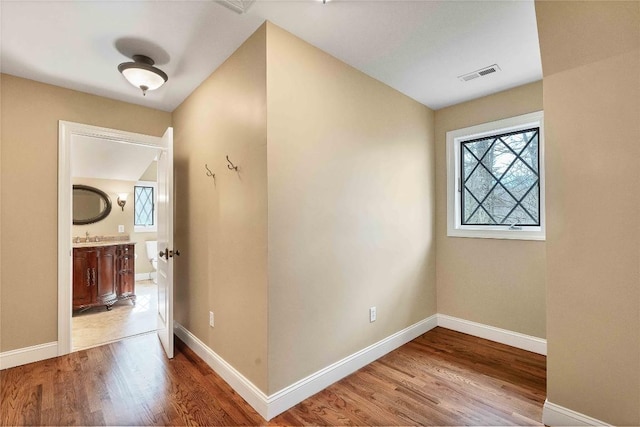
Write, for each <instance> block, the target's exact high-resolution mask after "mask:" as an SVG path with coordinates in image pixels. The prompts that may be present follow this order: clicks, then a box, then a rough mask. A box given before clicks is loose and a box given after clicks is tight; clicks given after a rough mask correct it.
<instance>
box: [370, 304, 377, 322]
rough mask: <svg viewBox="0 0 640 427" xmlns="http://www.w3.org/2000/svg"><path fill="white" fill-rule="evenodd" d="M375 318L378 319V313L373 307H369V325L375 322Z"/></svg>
mask: <svg viewBox="0 0 640 427" xmlns="http://www.w3.org/2000/svg"><path fill="white" fill-rule="evenodd" d="M377 317H378V313H377V311H376V308H375V307H371V308H370V309H369V323H371V322H375V321H376V318H377Z"/></svg>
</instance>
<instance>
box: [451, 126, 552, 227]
mask: <svg viewBox="0 0 640 427" xmlns="http://www.w3.org/2000/svg"><path fill="white" fill-rule="evenodd" d="M539 134H540V129H539V128H537V127H536V128H531V129H525V130H519V131H517V132H510V133H503V134H499V135H491V136H489V137H482V138H478V139H474V140H470V141H461V142H460V150H461V152H460V160H461V180H462V185H461V186H460V187H461V191H460V193H461V194H460V197H461V206H462V209H461V210H460V213H461V216H462V218H461V224H462V225H510V226H539V225H540V178H539V175H540V172H539V149H538V136H539Z"/></svg>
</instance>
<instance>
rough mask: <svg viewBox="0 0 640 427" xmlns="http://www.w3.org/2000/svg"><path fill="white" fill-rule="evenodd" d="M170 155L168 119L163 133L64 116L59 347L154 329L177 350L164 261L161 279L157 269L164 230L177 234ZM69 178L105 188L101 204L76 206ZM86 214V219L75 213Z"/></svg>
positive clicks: (61, 128) (165, 237)
mask: <svg viewBox="0 0 640 427" xmlns="http://www.w3.org/2000/svg"><path fill="white" fill-rule="evenodd" d="M172 163H173V158H172V129H171V128H169V129H168V130H167V133H165V135H164V136H163V137H162V138H159V137H154V136H149V135H142V134H135V133H130V132H124V131H119V130H114V129H107V128H99V127H95V126H89V125H83V124H78V123H71V122H62V121H61V122H60V124H59V162H58V170H59V179H58V248H59V256H58V271H59V273H58V354H59V355H62V354H66V353H70V352H72V351H77V350H80V349H84V348H89V347H93V346H96V345H101V344H106V343H109V342H113V341H118V340H120V339H123V338H126V337H128V336H132V335H139V334H142V333H151V332H154V331H157V333H158V335H159V337H160V339H161V341H162V342H163V345H164V346H165V351H166V352H167V355H168V356H169V357H172V350H173V348H172V347H173V343H172V341H173V340H172V339H171V340H170V341H171V348H169V346H168V341H169V340H168V339H167V337H165V336H164V335H167V334H168V329H169V328H168V327H167V325H168V324H171V323H169V322H168V321H167V320H169V319H171V320H172V317H173V316H172V294H173V292H172V289H173V288H172V277H171V276H170V275H167V272H170V273H172V270H171V269H170V268H169V269H167V266H166V264H167V263H168V260H166V262H164V263H161V264H163V266H162V268H161V269H160V271H161V273H162V274H161V275H160V276H159V278H160V280H158V274H157V273H156V269H157V264H158V258H159V257H158V251H157V249H156V248H157V247H158V246H157V242H158V239H160V240H161V241H162V244H168V243H172V236H169V233H167V231H170V232H172V229H173V227H172V224H168V222H170V221H172V215H167V211H169V210H170V206H171V205H172V203H167V201H168V200H170V201H172V193H173V188H172V187H173V186H172V181H173V180H172V167H168V165H172ZM169 183H171V185H169ZM72 186H77V187H79V188H82V189H87V188H88V189H93V190H96V192H98V193H102V195H103V196H106V198H105V197H102V199H103V200H102V201H100V200H99V199H100V198H98V199H96V202H95V203H97V205H98V207H97V208H96V209H97V210H98V211H101V212H99V214H98V215H95V216H94V215H93V214H89V215H86V213H85V214H83V212H82V209H76V211H77V212H74V207H75V208H77V207H78V206H81V205H82V204H81V203H80V202H78V201H77V202H76V203H75V204H74V197H73V194H74V191H72ZM158 188H160V190H161V191H163V192H164V193H160V194H159V193H158ZM79 194H81V195H82V196H84V195H85V194H83V193H82V192H79ZM169 196H170V197H169ZM77 200H83V198H80V199H77ZM158 202H160V203H158ZM95 203H94V205H95ZM89 205H91V204H90V203H89ZM82 206H84V205H82ZM105 211H107V212H105ZM83 215H85V216H88V218H89V219H88V220H87V218H76V216H80V217H82V216H83ZM96 218H97V221H96V220H95V219H96ZM158 229H159V230H160V235H158ZM163 261H164V260H163ZM158 288H160V290H161V292H160V293H159V292H158ZM168 290H170V292H168ZM160 299H161V300H160ZM168 311H171V312H170V313H168ZM170 332H171V338H172V335H173V330H172V328H171V331H170ZM165 343H167V345H165Z"/></svg>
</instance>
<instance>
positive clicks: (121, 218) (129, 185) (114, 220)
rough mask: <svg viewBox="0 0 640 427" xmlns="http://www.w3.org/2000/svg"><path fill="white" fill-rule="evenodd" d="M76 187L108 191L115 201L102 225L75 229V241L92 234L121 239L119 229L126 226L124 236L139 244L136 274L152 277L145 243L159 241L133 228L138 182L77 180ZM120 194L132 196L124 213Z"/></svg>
mask: <svg viewBox="0 0 640 427" xmlns="http://www.w3.org/2000/svg"><path fill="white" fill-rule="evenodd" d="M72 183H73V184H84V185H89V186H91V187H95V188H97V189H99V190H102V191H104V192H105V193H107V195H108V196H109V197H110V198H111V213H110V214H109V216H107V217H106V218H105V219H103V220H102V221H99V222H96V223H94V224H87V225H74V226H72V230H71V234H72V236H73V237H76V236H80V237H82V238H84V237H85V233H86V232H89V234H90V235H91V236H103V235H109V236H113V235H117V234H120V233H118V225H124V233H123V234H128V235H129V236H130V237H131V241H133V242H135V243H136V246H135V248H136V255H137V258H136V274H144V273H146V274H148V273H150V272H152V271H154V270H153V267H152V265H151V263H150V262H149V259H148V258H147V249H146V247H145V243H144V242H145V241H147V240H156V239H157V233H155V232H153V233H136V232H135V231H134V227H133V186H134V185H135V184H136V181H119V180H113V179H92V178H73V179H72ZM118 193H128V194H129V198H128V200H127V204H126V205H125V206H124V211H123V210H122V208H121V207H120V206H118V204H117V203H116V201H117V200H118Z"/></svg>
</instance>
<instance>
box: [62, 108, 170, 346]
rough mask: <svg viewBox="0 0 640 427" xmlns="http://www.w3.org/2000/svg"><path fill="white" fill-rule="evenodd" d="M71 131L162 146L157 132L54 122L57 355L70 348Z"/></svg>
mask: <svg viewBox="0 0 640 427" xmlns="http://www.w3.org/2000/svg"><path fill="white" fill-rule="evenodd" d="M74 135H75V136H85V137H93V138H99V139H102V140H107V141H112V142H114V143H119V144H121V143H126V144H132V145H142V146H145V147H153V148H158V149H162V147H161V146H160V144H161V140H162V138H160V137H157V136H151V135H143V134H140V133H133V132H126V131H121V130H117V129H109V128H103V127H98V126H91V125H86V124H82V123H75V122H68V121H63V120H60V121H59V122H58V356H62V355H64V354H68V353H71V350H72V348H71V316H72V304H73V293H72V291H71V289H72V281H73V277H72V271H73V270H72V262H73V252H72V243H71V239H72V237H73V236H72V235H71V226H72V199H71V185H72V184H71V140H72V138H73V136H74Z"/></svg>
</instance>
